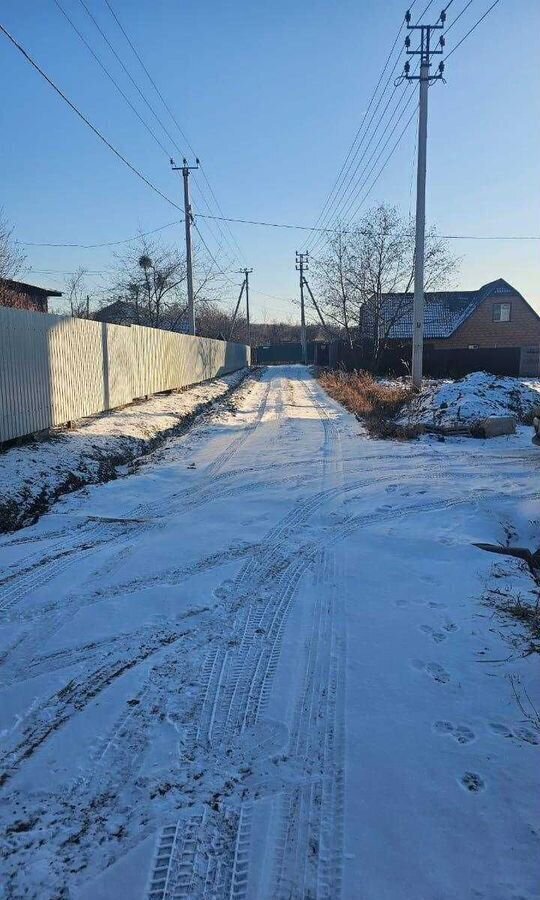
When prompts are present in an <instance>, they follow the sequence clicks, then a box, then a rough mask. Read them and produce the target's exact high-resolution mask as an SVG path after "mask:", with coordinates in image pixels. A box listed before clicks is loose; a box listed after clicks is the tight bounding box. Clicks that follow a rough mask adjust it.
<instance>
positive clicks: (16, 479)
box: [0, 369, 247, 533]
mask: <svg viewBox="0 0 540 900" xmlns="http://www.w3.org/2000/svg"><path fill="white" fill-rule="evenodd" d="M246 374H247V370H246V369H242V370H240V371H239V372H234V373H233V374H232V375H225V376H224V377H223V378H216V379H214V380H213V381H209V382H205V383H204V384H199V385H194V386H193V387H191V388H188V389H187V390H185V391H182V392H181V393H174V394H168V395H161V396H155V397H153V398H152V399H150V400H146V401H142V402H139V403H133V404H131V405H130V406H127V407H124V408H123V409H119V410H113V411H112V412H110V413H104V414H102V415H99V416H94V417H92V418H89V419H85V420H84V421H82V422H80V424H79V426H78V427H77V428H75V429H73V430H65V429H57V430H56V431H54V432H53V433H52V435H51V437H50V438H48V439H47V440H45V441H41V442H37V441H35V442H32V443H30V444H26V445H23V446H20V447H12V448H10V449H9V450H6V451H5V452H4V453H0V533H1V532H5V531H13V530H15V529H16V528H20V527H22V526H23V525H25V524H28V523H29V522H31V521H35V520H36V519H37V518H38V517H39V515H41V513H43V512H45V511H46V510H47V509H48V508H49V507H50V506H51V504H52V503H53V502H54V500H56V499H57V498H58V497H60V496H61V495H62V494H65V493H68V492H69V491H73V490H77V489H78V488H80V487H83V486H84V485H85V484H93V483H96V482H101V481H108V480H110V479H111V478H115V477H116V475H117V466H119V465H121V464H126V463H129V462H131V461H132V460H134V459H135V458H136V457H138V456H141V455H142V454H143V453H148V452H150V451H151V450H152V449H154V448H155V447H156V445H157V444H158V443H160V442H162V441H163V440H165V439H166V438H167V437H169V436H171V435H172V434H174V433H175V432H176V431H178V430H179V429H181V428H183V427H185V426H186V424H189V422H190V421H191V419H192V418H193V417H194V416H196V415H198V414H199V413H201V412H203V411H204V410H205V409H207V408H208V407H209V406H210V405H211V404H212V403H214V402H215V401H217V400H219V399H221V398H223V397H224V396H225V395H226V394H228V393H229V392H230V391H232V390H234V388H236V387H237V386H238V385H239V384H240V382H241V381H243V379H244V378H245V377H246Z"/></svg>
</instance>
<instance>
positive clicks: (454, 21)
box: [443, 0, 474, 37]
mask: <svg viewBox="0 0 540 900" xmlns="http://www.w3.org/2000/svg"><path fill="white" fill-rule="evenodd" d="M473 3H474V0H468V2H467V3H466V4H465V6H464V7H463V9H462V10H461V12H460V13H458V15H457V16H456V18H455V19H452V21H451V22H450V24H449V26H448V27H447V28H446V29H445V30H444V32H443V37H446V35H447V34H448V32H449V31H450V30H451V29H452V28H453V27H454V25H455V24H456V22H459V20H460V19H461V17H462V15H463V14H464V13H466V12H467V10H468V8H469V6H472V4H473Z"/></svg>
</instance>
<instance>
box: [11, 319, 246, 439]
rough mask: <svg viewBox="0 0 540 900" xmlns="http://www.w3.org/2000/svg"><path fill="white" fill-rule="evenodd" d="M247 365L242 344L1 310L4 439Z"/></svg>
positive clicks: (197, 381)
mask: <svg viewBox="0 0 540 900" xmlns="http://www.w3.org/2000/svg"><path fill="white" fill-rule="evenodd" d="M249 363H250V351H249V347H246V346H245V345H244V344H233V343H229V342H226V341H216V340H211V339H210V338H199V337H192V336H191V335H184V334H174V333H173V332H170V331H160V330H158V329H154V328H144V327H142V326H132V327H126V326H123V325H109V324H106V323H104V322H93V321H89V320H86V319H72V318H68V317H63V316H53V315H49V314H43V313H36V312H30V311H28V310H19V309H9V308H6V307H0V442H1V441H7V440H11V439H13V438H16V437H22V436H24V435H27V434H32V433H34V432H36V431H41V430H43V429H45V428H49V427H52V426H55V425H61V424H63V423H64V422H68V421H70V420H72V419H79V418H83V417H84V416H89V415H93V414H95V413H99V412H102V411H103V410H107V409H114V408H115V407H117V406H123V405H124V404H126V403H130V402H131V401H132V400H133V399H134V398H135V397H144V396H146V395H148V394H155V393H157V392H159V391H166V390H174V389H176V388H182V387H186V386H187V385H190V384H197V383H199V382H201V381H206V380H207V379H209V378H215V377H216V376H219V375H224V374H226V373H228V372H234V371H236V370H237V369H241V368H243V367H244V366H247V365H249Z"/></svg>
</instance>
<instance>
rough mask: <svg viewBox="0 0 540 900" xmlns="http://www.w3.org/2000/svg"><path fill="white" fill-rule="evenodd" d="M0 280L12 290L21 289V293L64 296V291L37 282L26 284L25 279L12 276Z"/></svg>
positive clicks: (40, 295) (39, 295)
mask: <svg viewBox="0 0 540 900" xmlns="http://www.w3.org/2000/svg"><path fill="white" fill-rule="evenodd" d="M0 282H1V283H2V284H4V285H5V286H6V287H8V288H9V289H10V290H11V291H20V293H21V294H30V295H32V294H33V295H36V296H38V297H43V298H45V297H61V296H62V291H53V290H49V289H48V288H42V287H38V286H37V285H35V284H26V282H24V281H13V280H12V279H11V278H1V279H0Z"/></svg>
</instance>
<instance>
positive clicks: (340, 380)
mask: <svg viewBox="0 0 540 900" xmlns="http://www.w3.org/2000/svg"><path fill="white" fill-rule="evenodd" d="M318 378H319V381H320V383H321V385H322V386H323V388H324V389H325V391H326V392H327V393H328V394H330V396H331V397H333V398H334V400H337V401H338V403H341V404H342V405H343V406H344V407H345V408H346V409H348V410H349V412H352V413H354V415H355V416H356V417H357V418H359V419H361V420H362V421H363V422H364V423H365V425H366V427H367V429H368V431H369V433H370V435H371V436H372V437H379V438H397V439H398V440H408V439H410V438H413V437H417V435H418V434H419V433H420V430H421V429H420V428H419V427H417V426H406V425H398V424H397V423H396V421H395V419H396V417H397V416H398V414H399V413H400V412H401V410H402V408H403V406H404V405H405V404H406V403H408V402H409V400H410V399H411V398H412V395H413V392H412V388H410V387H407V386H405V385H388V384H381V382H379V381H376V380H375V378H373V376H372V375H370V374H369V372H327V371H321V372H320V373H319V375H318Z"/></svg>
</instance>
